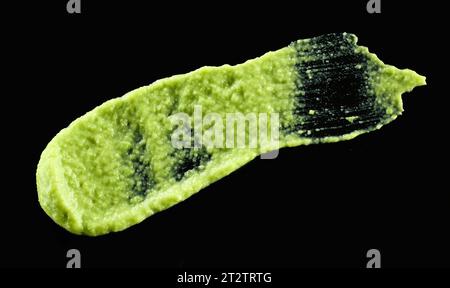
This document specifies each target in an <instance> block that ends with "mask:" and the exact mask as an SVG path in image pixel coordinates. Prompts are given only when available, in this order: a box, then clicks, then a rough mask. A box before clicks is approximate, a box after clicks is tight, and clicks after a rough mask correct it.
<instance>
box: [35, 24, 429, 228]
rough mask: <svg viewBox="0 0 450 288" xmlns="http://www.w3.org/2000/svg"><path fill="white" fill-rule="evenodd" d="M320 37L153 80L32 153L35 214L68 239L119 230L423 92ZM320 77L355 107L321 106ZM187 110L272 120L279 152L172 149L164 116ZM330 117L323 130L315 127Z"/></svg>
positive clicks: (343, 39)
mask: <svg viewBox="0 0 450 288" xmlns="http://www.w3.org/2000/svg"><path fill="white" fill-rule="evenodd" d="M327 37H328V38H323V39H322V38H312V39H306V40H300V41H297V42H294V43H292V44H291V45H289V46H288V47H286V48H283V49H280V50H277V51H275V52H269V53H267V54H265V55H263V56H262V57H259V58H256V59H253V60H249V61H247V62H245V63H243V64H240V65H236V66H229V65H224V66H221V67H203V68H200V69H198V70H196V71H193V72H191V73H188V74H185V75H177V76H173V77H170V78H167V79H162V80H159V81H156V82H155V83H153V84H151V85H149V86H145V87H141V88H138V89H136V90H134V91H131V92H129V93H127V94H126V95H124V96H123V97H120V98H116V99H112V100H110V101H107V102H105V103H104V104H102V105H101V106H99V107H97V108H95V109H94V110H92V111H90V112H88V113H86V114H85V115H83V116H81V117H80V118H78V119H76V120H75V121H73V122H72V123H71V124H70V126H69V127H67V128H65V129H63V130H61V131H60V132H59V133H58V134H57V135H56V136H55V137H54V138H53V139H52V140H51V141H50V143H49V144H48V146H47V147H46V148H45V150H44V151H43V152H42V155H41V159H40V161H39V164H38V168H37V173H36V180H37V189H38V196H39V202H40V204H41V206H42V208H43V209H44V210H45V212H46V213H47V214H48V215H49V216H50V217H51V218H52V219H53V220H54V221H55V222H56V223H58V224H59V225H60V226H62V227H64V228H65V229H67V230H69V231H70V232H72V233H76V234H86V235H101V234H106V233H109V232H112V231H120V230H123V229H125V228H127V227H129V226H131V225H134V224H136V223H139V222H141V221H142V220H144V219H145V218H147V217H149V216H150V215H152V214H154V213H156V212H158V211H161V210H163V209H166V208H168V207H170V206H172V205H174V204H176V203H178V202H180V201H182V200H184V199H186V198H187V197H189V196H191V195H192V194H194V193H196V192H198V191H200V190H201V189H202V188H204V187H206V186H208V185H209V184H211V183H213V182H214V181H217V180H218V179H220V178H222V177H224V176H226V175H228V174H229V173H231V172H233V171H235V170H236V169H238V168H239V167H241V166H243V165H244V164H246V163H248V162H249V161H251V160H252V159H254V158H255V157H256V156H258V155H260V154H261V153H264V152H268V151H270V150H273V149H275V148H282V147H287V146H298V145H305V144H310V143H319V142H335V141H341V140H346V139H351V138H353V137H355V136H357V135H359V134H362V133H365V132H369V131H372V130H375V129H378V128H380V127H381V126H382V125H384V124H386V123H389V122H391V121H392V120H394V119H395V118H396V117H397V116H398V115H399V114H400V113H401V112H402V111H403V107H402V100H401V94H402V93H404V92H407V91H411V90H412V89H413V88H414V87H415V86H419V85H424V84H425V78H424V77H422V76H419V75H418V74H416V73H415V72H413V71H411V70H399V69H397V68H395V67H393V66H389V65H385V64H383V63H382V62H381V61H380V60H379V59H378V58H377V57H376V56H375V55H374V54H371V53H369V51H368V50H367V48H364V47H360V46H357V45H356V37H355V36H354V35H351V34H346V33H339V34H333V35H328V36H327ZM324 39H325V40H324ZM335 39H337V40H336V41H340V42H339V43H344V45H343V46H342V51H341V52H342V53H344V52H345V53H344V54H345V55H356V56H352V57H353V58H351V59H353V60H352V61H354V59H358V60H357V61H360V60H359V59H363V60H361V63H359V62H358V63H356V64H355V63H353V62H351V61H350V60H349V61H347V60H346V59H350V58H349V57H348V56H345V55H344V54H342V53H341V52H339V51H340V50H339V49H341V48H340V47H335V46H336V45H334V44H335V42H333V41H335ZM336 43H337V42H336ZM324 47H325V48H324ZM327 47H328V48H327ZM329 47H333V48H332V49H333V50H332V52H330V51H331V50H329V49H331V48H329ZM340 53H341V54H340ZM333 55H338V56H333ZM342 55H344V56H345V57H344V56H342ZM336 57H337V58H336ZM337 61H340V62H339V63H338V62H337ZM346 61H347V62H346ZM342 63H346V64H345V65H346V66H345V67H344V66H342V65H343V64H342ZM307 65H308V66H307ZM304 67H308V69H303V68H304ZM309 67H311V69H310V68H309ZM326 71H328V72H329V73H334V74H330V75H333V77H332V78H333V79H338V80H339V81H341V82H339V83H338V84H339V85H337V86H336V87H340V86H342V85H349V86H348V87H350V88H351V89H350V88H349V89H347V90H343V91H347V92H342V93H343V94H344V95H341V96H342V97H341V96H339V93H335V94H336V97H340V98H339V99H340V100H339V101H341V102H342V103H344V104H345V101H344V100H345V97H347V96H346V94H345V93H349V92H348V91H356V92H355V93H356V94H358V95H357V96H358V97H353V96H352V97H353V98H352V99H356V100H355V101H356V102H355V103H356V104H355V103H353V104H352V103H350V104H349V105H350V106H348V107H347V106H345V105H347V104H345V105H344V104H342V105H341V104H340V106H336V105H334V106H329V105H330V102H333V101H332V99H331V98H322V96H321V95H324V96H323V97H326V95H325V94H326V93H325V92H327V93H328V92H330V91H332V90H331V89H332V88H333V87H334V86H332V85H334V84H333V83H334V82H333V81H335V80H333V79H328V78H327V79H328V80H327V79H325V78H324V79H325V80H322V78H321V75H322V76H323V75H324V73H325V72H326ZM330 71H335V72H330ZM358 71H360V72H358ZM354 74H358V77H353V76H352V77H353V78H354V79H358V80H357V81H359V82H358V83H359V84H358V85H359V86H358V87H356V88H353V86H352V85H353V84H352V81H350V80H348V79H353V78H352V77H350V76H351V75H354ZM342 75H344V76H345V75H347V76H345V77H346V78H345V77H344V76H342ZM314 81H316V82H314ZM336 81H337V80H336ZM326 89H328V90H326ZM322 92H323V93H322ZM338 92H339V91H338ZM311 95H314V97H313V96H311ZM333 95H334V94H333ZM349 95H350V94H349ZM308 97H311V99H309V98H308ZM333 97H334V96H333ZM349 97H350V96H349ZM330 99H331V100H330ZM358 101H361V102H358ZM311 103H313V104H311ZM361 103H362V104H361ZM322 104H323V105H322ZM194 105H201V107H202V112H203V115H205V114H207V113H211V112H214V113H218V114H219V115H221V116H223V117H224V118H225V114H226V113H235V112H241V113H243V114H247V113H250V112H254V113H272V112H276V113H279V115H280V127H281V130H280V143H279V146H277V147H274V146H263V145H261V146H258V148H245V149H242V148H241V149H230V148H209V147H202V148H200V149H188V148H184V149H176V148H174V147H173V146H172V144H171V134H172V132H173V131H174V127H173V124H172V123H171V122H170V121H169V116H171V115H173V114H175V113H179V112H184V113H186V114H188V115H192V114H193V112H194ZM326 105H328V106H326ZM323 107H333V109H328V108H326V109H323ZM304 111H306V112H304ZM374 111H376V113H374ZM367 115H370V117H369V116H367ZM330 117H331V118H332V119H333V121H334V122H330V121H328V120H327V121H328V122H327V121H326V120H324V119H330Z"/></svg>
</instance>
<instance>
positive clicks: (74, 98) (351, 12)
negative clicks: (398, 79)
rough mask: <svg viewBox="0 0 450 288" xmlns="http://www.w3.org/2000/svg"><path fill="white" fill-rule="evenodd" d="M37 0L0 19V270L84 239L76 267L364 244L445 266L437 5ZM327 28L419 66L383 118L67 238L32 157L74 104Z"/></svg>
mask: <svg viewBox="0 0 450 288" xmlns="http://www.w3.org/2000/svg"><path fill="white" fill-rule="evenodd" d="M45 2H47V1H34V3H33V5H31V4H23V6H22V7H20V8H14V9H12V8H11V10H5V11H4V13H5V15H6V14H10V15H13V17H10V18H8V19H7V20H6V19H4V21H5V23H4V24H3V25H4V26H3V27H4V28H5V31H7V32H6V33H7V34H8V36H10V37H11V40H10V41H8V42H7V44H5V46H7V47H8V48H11V49H10V50H8V52H7V53H5V54H4V55H5V56H6V57H5V58H9V59H8V60H11V62H12V63H13V65H11V68H10V70H9V73H8V76H12V77H8V78H6V79H11V80H8V81H7V82H9V83H6V84H12V85H13V88H14V89H13V90H11V91H10V93H11V94H10V95H8V97H6V96H5V102H4V106H3V109H2V110H4V113H3V114H4V115H12V116H8V118H7V119H8V120H7V121H3V123H4V124H3V126H4V127H3V128H4V133H5V134H4V135H5V136H4V138H2V140H3V139H5V140H4V141H2V142H3V143H2V145H6V148H5V149H4V151H5V154H6V156H7V157H6V158H7V166H6V167H7V169H6V173H5V174H4V175H5V176H4V179H3V183H6V185H5V190H4V191H3V193H4V195H6V198H4V199H6V200H5V201H2V202H3V203H2V204H6V205H5V208H3V209H2V218H1V219H2V232H1V243H2V245H1V249H2V250H1V257H0V266H2V267H61V268H64V267H65V265H66V262H67V258H66V251H67V250H68V249H70V248H77V249H79V250H80V251H81V255H82V267H151V268H166V267H169V268H180V269H187V268H212V267H215V268H236V269H258V268H261V269H269V270H270V269H273V268H305V267H365V265H366V262H367V258H366V252H367V250H368V249H371V248H376V249H379V250H380V251H381V256H382V258H381V259H382V260H381V261H382V263H381V264H382V266H383V267H444V266H446V267H448V266H450V265H449V264H448V263H449V262H448V259H449V256H450V251H449V247H448V243H450V242H449V240H450V239H449V236H448V235H447V230H448V226H449V225H448V224H449V221H450V217H449V216H450V209H449V208H450V201H449V200H450V199H449V198H450V197H449V194H448V188H447V187H446V186H447V179H446V178H447V175H448V173H446V172H447V171H448V169H447V168H446V166H447V163H448V162H447V150H446V140H445V139H446V135H445V134H446V132H447V129H446V123H447V121H446V114H445V109H446V107H445V104H444V103H443V99H444V98H445V97H447V96H448V95H447V94H448V93H446V92H440V91H443V90H440V89H439V87H440V81H439V80H438V77H439V74H440V73H439V68H440V67H445V65H444V62H445V61H446V59H445V57H444V56H443V55H444V54H441V51H440V50H441V49H443V46H444V44H443V43H441V42H440V41H441V40H440V39H442V38H443V36H445V35H444V34H440V33H443V32H440V31H441V30H443V26H441V25H443V22H444V18H443V16H442V15H440V13H439V11H442V10H443V7H440V6H439V4H437V3H441V2H440V1H436V3H433V2H432V1H422V2H419V3H417V4H416V3H414V2H412V1H386V0H382V13H381V14H377V15H372V14H368V13H367V12H366V7H365V6H366V1H314V3H306V2H303V1H297V3H294V2H295V1H276V2H273V3H269V2H268V3H262V2H259V1H258V2H255V3H251V2H246V3H243V2H240V3H239V2H233V1H209V2H207V3H205V4H200V3H184V4H177V3H170V4H165V5H162V4H156V3H152V1H148V3H147V2H146V3H147V4H143V3H142V2H144V1H114V3H111V2H112V1H86V0H84V1H83V0H82V13H81V14H80V15H69V14H68V13H67V12H66V10H65V9H66V8H65V5H66V1H48V2H55V3H45ZM93 2H95V3H93ZM392 2H395V5H394V3H392ZM339 31H347V32H351V33H355V34H357V35H358V37H359V43H360V44H361V45H364V46H368V47H369V48H370V50H371V51H372V52H374V53H376V54H377V55H378V56H379V57H380V59H382V60H383V61H384V62H385V63H389V64H392V65H395V66H397V67H399V68H410V69H413V70H415V71H417V72H418V73H420V74H422V75H425V76H427V82H428V85H427V86H425V87H419V88H416V89H415V90H414V91H413V92H412V93H407V94H405V95H404V96H403V99H404V107H405V112H404V114H403V115H402V116H401V117H399V118H398V119H397V120H396V121H394V122H393V123H391V124H390V125H388V126H386V127H383V128H382V129H381V130H379V131H376V132H373V133H369V134H366V135H362V136H360V137H358V138H356V139H354V140H352V141H348V142H341V143H335V144H326V145H317V146H308V147H305V146H303V147H296V148H290V149H283V150H281V151H280V154H279V156H278V158H276V159H274V160H259V159H256V160H254V161H253V162H251V163H249V164H248V165H246V166H244V167H243V168H241V169H239V170H238V171H236V172H235V173H232V174H231V175H229V176H228V177H226V178H224V179H222V180H220V181H218V182H216V183H214V184H212V185H210V186H209V187H207V188H205V189H203V190H202V191H200V192H199V193H197V194H196V195H194V196H192V197H191V198H189V199H187V200H186V201H184V202H182V203H179V204H177V205H176V206H174V207H172V208H170V209H168V210H166V211H163V212H160V213H158V214H156V215H154V216H152V217H150V218H148V219H147V220H145V221H143V222H142V223H141V224H139V225H135V226H133V227H131V228H129V229H126V230H125V231H123V232H120V233H113V234H109V235H106V236H101V237H96V238H90V237H84V236H76V235H72V234H70V233H69V232H67V231H65V230H64V229H62V228H60V227H59V226H57V225H56V224H54V223H53V222H52V220H51V219H50V218H49V217H48V216H47V215H46V214H45V213H44V212H43V210H42V209H41V208H40V206H39V204H38V201H37V191H36V184H35V169H36V165H37V163H38V160H39V156H40V153H41V152H42V150H43V149H44V148H45V146H46V144H47V143H48V142H49V141H50V140H51V138H52V137H53V136H54V135H55V134H56V133H57V132H58V131H59V130H60V129H62V128H64V127H66V126H67V125H68V124H69V123H70V122H71V121H73V120H74V119H75V118H77V117H79V116H81V115H83V114H84V113H85V112H87V111H89V110H91V109H92V108H94V107H96V106H97V105H100V104H101V103H103V102H104V101H106V100H108V99H111V98H114V97H119V96H121V95H123V94H124V93H126V92H128V91H130V90H132V89H135V88H137V87H140V86H143V85H148V84H150V83H152V82H153V81H155V80H157V79H160V78H163V77H167V76H171V75H174V74H180V73H186V72H189V71H191V70H194V69H196V68H199V67H202V66H204V65H222V64H225V63H228V64H238V63H242V62H244V61H246V60H248V59H251V58H255V57H258V56H261V55H262V54H264V53H266V52H267V51H271V50H276V49H279V48H282V47H284V46H287V45H288V44H289V43H290V42H291V41H294V40H297V39H301V38H308V37H312V36H317V35H320V34H324V33H329V32H339ZM435 35H436V36H437V37H436V36H435ZM5 61H6V59H5ZM439 78H440V77H439ZM442 78H443V77H442ZM441 85H442V84H441ZM10 198H11V200H10Z"/></svg>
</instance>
